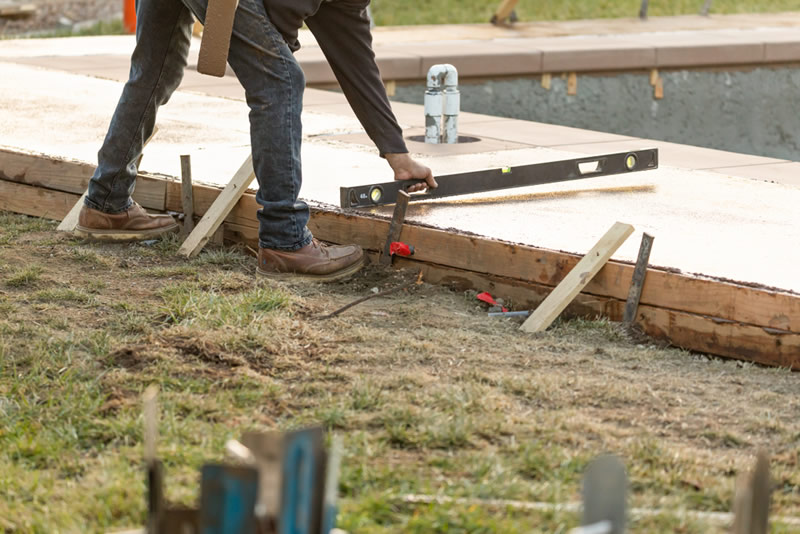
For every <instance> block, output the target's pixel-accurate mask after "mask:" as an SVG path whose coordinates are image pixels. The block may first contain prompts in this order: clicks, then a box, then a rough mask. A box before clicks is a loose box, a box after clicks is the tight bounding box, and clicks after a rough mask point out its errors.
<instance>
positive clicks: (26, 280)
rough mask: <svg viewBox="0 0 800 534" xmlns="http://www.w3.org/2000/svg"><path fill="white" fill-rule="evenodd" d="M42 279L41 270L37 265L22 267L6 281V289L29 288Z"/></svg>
mask: <svg viewBox="0 0 800 534" xmlns="http://www.w3.org/2000/svg"><path fill="white" fill-rule="evenodd" d="M41 277H42V268H41V267H39V266H38V265H31V266H29V267H23V268H21V269H19V270H17V271H15V272H14V273H12V274H11V276H9V277H8V278H7V279H6V287H13V288H22V287H31V286H34V285H36V283H37V282H38V281H39V280H40V279H41Z"/></svg>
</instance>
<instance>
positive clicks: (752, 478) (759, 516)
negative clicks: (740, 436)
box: [732, 451, 772, 534]
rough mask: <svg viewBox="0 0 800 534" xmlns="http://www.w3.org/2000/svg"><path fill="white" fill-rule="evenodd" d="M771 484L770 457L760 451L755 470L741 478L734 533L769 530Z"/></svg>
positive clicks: (735, 510) (734, 507)
mask: <svg viewBox="0 0 800 534" xmlns="http://www.w3.org/2000/svg"><path fill="white" fill-rule="evenodd" d="M771 486H772V483H771V481H770V476H769V458H768V457H767V454H766V453H765V452H764V451H760V452H759V453H758V458H757V460H756V465H755V467H753V470H752V471H751V472H749V473H747V474H745V475H743V476H742V477H740V478H739V483H738V488H737V489H736V496H735V497H734V502H733V512H734V519H733V530H732V532H733V534H767V532H769V501H770V494H771V493H772V487H771Z"/></svg>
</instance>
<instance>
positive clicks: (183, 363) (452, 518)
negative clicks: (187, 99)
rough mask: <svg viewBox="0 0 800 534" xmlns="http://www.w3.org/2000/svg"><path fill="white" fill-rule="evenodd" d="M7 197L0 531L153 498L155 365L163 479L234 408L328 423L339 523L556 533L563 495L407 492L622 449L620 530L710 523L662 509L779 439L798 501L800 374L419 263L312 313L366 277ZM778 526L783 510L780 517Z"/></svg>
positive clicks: (234, 418) (712, 496)
mask: <svg viewBox="0 0 800 534" xmlns="http://www.w3.org/2000/svg"><path fill="white" fill-rule="evenodd" d="M54 230H55V223H52V222H46V221H43V220H40V219H33V218H28V217H22V216H16V215H10V214H2V213H0V530H2V531H4V532H23V533H28V532H30V533H40V532H41V533H45V532H47V533H51V532H82V533H88V532H98V533H100V532H105V531H107V530H112V529H117V528H123V527H132V526H136V525H141V524H142V523H143V521H144V514H145V500H144V490H145V486H144V477H143V472H142V461H141V450H142V448H141V441H142V417H141V403H140V396H141V394H142V392H143V391H144V389H145V388H146V387H147V386H148V385H149V384H153V383H155V384H158V385H159V386H160V388H161V391H162V394H161V404H162V416H161V422H160V433H161V442H160V454H161V456H162V457H163V459H164V461H165V464H166V470H167V475H166V480H167V496H168V498H169V499H170V500H171V501H173V502H180V503H185V504H193V503H194V501H195V499H196V498H197V497H198V485H197V483H198V468H199V466H200V465H201V464H202V463H203V462H205V461H210V460H219V459H221V458H222V455H223V454H222V451H223V444H224V442H225V440H227V439H228V438H230V437H238V436H239V435H240V434H241V433H242V432H243V431H245V430H248V429H276V428H282V429H289V428H296V427H299V426H302V425H307V424H311V423H315V422H319V423H322V424H324V425H325V426H326V427H327V428H328V429H330V430H331V431H335V432H338V433H341V434H342V435H343V437H344V440H345V458H344V463H343V473H342V480H341V492H342V496H343V499H344V500H343V503H342V510H341V514H340V522H339V523H340V526H341V527H342V528H345V529H346V530H348V531H350V532H351V533H374V534H379V533H380V534H387V533H408V532H418V533H431V532H448V533H462V532H463V533H466V532H470V533H471V532H484V533H491V532H502V533H530V532H548V533H553V532H565V531H566V530H567V529H568V528H570V527H573V526H575V525H577V523H578V520H579V518H578V517H577V515H576V514H573V513H567V512H558V513H553V512H534V511H515V510H510V509H509V510H507V509H504V508H499V509H498V508H496V507H495V508H493V507H489V506H481V505H460V504H452V505H443V506H431V505H412V504H408V503H406V502H404V500H403V496H404V495H406V494H409V493H415V494H428V495H445V496H450V497H467V498H478V499H515V500H521V501H545V502H550V503H563V502H573V501H576V500H578V499H579V495H580V477H581V473H582V470H583V469H584V467H585V465H586V463H587V462H588V461H589V460H590V459H591V458H592V457H594V456H596V455H598V454H602V453H604V452H614V453H617V454H619V455H620V456H621V457H622V458H623V459H624V461H625V463H626V465H627V468H628V472H629V476H630V479H631V501H630V502H631V506H636V507H650V508H656V509H659V510H662V511H663V513H661V514H660V515H657V516H655V517H650V518H647V519H642V520H637V521H634V522H633V524H632V528H631V531H632V532H642V533H645V532H647V533H653V532H684V533H698V534H699V533H722V532H726V531H727V530H726V528H725V527H724V526H723V525H714V524H706V523H704V522H703V521H699V520H691V519H685V518H683V517H681V515H680V514H678V513H676V510H680V509H689V510H702V511H729V510H730V503H731V500H732V497H733V490H734V483H735V479H736V476H737V474H738V473H740V472H741V471H742V470H743V469H745V468H747V467H749V466H750V465H751V463H752V461H753V457H754V454H755V452H756V451H757V450H758V449H759V448H765V449H766V450H768V451H769V452H770V454H771V455H772V472H773V477H774V479H775V484H776V490H775V492H774V496H773V507H772V512H773V514H776V515H794V516H797V515H800V420H798V417H797V414H798V413H800V398H799V397H798V395H797V392H798V387H799V382H798V381H800V376H799V375H798V374H796V373H795V374H792V373H789V372H787V371H784V370H779V369H768V368H762V367H757V366H754V365H747V364H742V363H740V362H734V361H723V360H717V359H709V358H706V357H702V356H697V355H692V354H689V353H686V352H683V351H680V350H675V349H664V348H659V347H656V346H654V345H652V344H650V343H647V342H641V341H638V342H636V341H632V340H630V339H628V338H627V337H626V336H625V335H623V334H622V333H620V331H619V330H618V329H617V328H616V327H615V326H614V325H612V324H609V323H607V322H604V321H585V320H573V321H566V322H561V323H559V324H558V325H557V326H556V327H555V328H553V329H551V330H550V331H548V332H546V333H545V334H542V335H537V336H531V335H525V334H522V333H520V332H519V330H518V328H517V327H518V322H515V321H513V320H490V319H488V318H487V317H486V313H485V310H484V309H482V308H481V305H480V304H479V303H478V302H477V301H476V300H475V299H474V293H462V292H456V291H451V290H448V289H446V288H442V287H434V286H429V285H422V286H420V287H418V288H416V289H414V290H412V291H411V292H408V293H405V294H402V293H401V294H397V295H393V296H391V297H387V298H379V299H373V300H371V301H369V302H367V303H364V304H362V305H360V306H358V307H355V308H353V309H351V310H349V311H348V312H345V313H344V314H342V315H341V316H340V317H338V318H336V319H333V320H329V321H319V320H318V319H316V317H317V316H319V315H322V314H324V313H327V312H330V311H332V310H334V309H336V308H338V307H340V306H341V305H343V304H344V303H346V302H349V301H351V300H353V299H354V298H356V297H358V296H361V295H364V294H369V292H370V290H371V289H372V288H374V287H378V288H381V289H383V288H386V287H393V286H395V285H399V284H401V283H403V282H404V281H405V280H408V279H410V278H412V277H414V276H415V273H413V272H394V271H390V270H389V271H387V270H382V269H380V268H377V267H372V268H369V269H367V270H366V271H365V272H364V273H361V274H359V275H358V276H356V277H355V278H354V279H353V280H351V281H350V282H347V283H338V284H332V285H327V286H319V285H316V284H289V283H277V282H270V281H265V280H259V279H256V278H255V275H254V273H253V271H254V259H253V258H251V257H249V256H246V255H243V254H242V253H240V252H239V251H238V250H235V249H222V248H216V249H213V248H212V249H209V250H206V251H205V252H204V253H203V254H202V255H201V256H199V257H198V258H197V259H195V260H181V259H177V258H176V257H175V251H176V248H177V245H178V241H177V240H176V239H167V240H164V241H161V242H158V243H156V244H155V245H152V246H144V245H138V244H137V245H127V244H125V245H114V246H100V245H92V244H87V243H84V242H81V241H79V240H76V239H73V238H69V237H66V236H63V235H57V234H56V233H55V231H54ZM773 532H790V528H789V527H788V526H785V525H783V526H782V525H775V526H774V527H773Z"/></svg>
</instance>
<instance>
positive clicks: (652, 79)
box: [650, 69, 658, 87]
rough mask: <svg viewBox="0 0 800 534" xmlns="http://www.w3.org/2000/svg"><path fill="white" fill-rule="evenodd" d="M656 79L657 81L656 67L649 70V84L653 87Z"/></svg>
mask: <svg viewBox="0 0 800 534" xmlns="http://www.w3.org/2000/svg"><path fill="white" fill-rule="evenodd" d="M657 81H658V69H652V70H650V85H652V86H653V87H655V86H656V82H657Z"/></svg>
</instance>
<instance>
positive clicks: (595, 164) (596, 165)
mask: <svg viewBox="0 0 800 534" xmlns="http://www.w3.org/2000/svg"><path fill="white" fill-rule="evenodd" d="M578 172H579V173H581V174H582V175H583V174H594V173H597V172H603V160H601V159H596V160H593V161H582V162H580V163H578Z"/></svg>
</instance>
